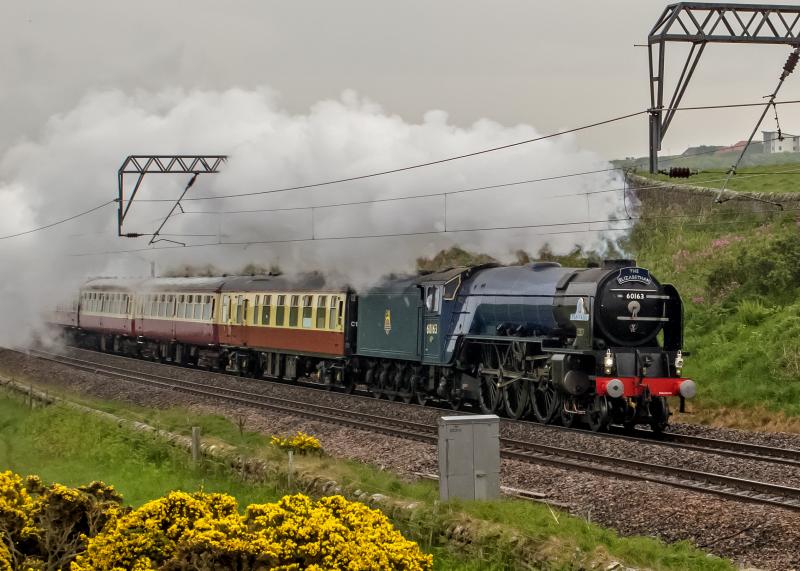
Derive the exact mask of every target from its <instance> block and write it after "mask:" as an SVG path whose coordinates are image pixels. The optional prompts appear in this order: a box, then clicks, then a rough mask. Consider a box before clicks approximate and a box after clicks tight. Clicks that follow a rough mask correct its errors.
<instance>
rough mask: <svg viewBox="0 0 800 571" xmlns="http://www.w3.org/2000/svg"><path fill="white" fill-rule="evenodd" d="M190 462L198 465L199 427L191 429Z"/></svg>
mask: <svg viewBox="0 0 800 571" xmlns="http://www.w3.org/2000/svg"><path fill="white" fill-rule="evenodd" d="M192 462H194V463H195V464H199V463H200V427H199V426H193V427H192Z"/></svg>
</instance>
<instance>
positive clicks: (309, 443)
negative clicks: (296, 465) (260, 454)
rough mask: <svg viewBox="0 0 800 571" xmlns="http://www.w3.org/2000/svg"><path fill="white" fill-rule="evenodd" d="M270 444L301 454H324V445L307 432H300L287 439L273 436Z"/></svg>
mask: <svg viewBox="0 0 800 571" xmlns="http://www.w3.org/2000/svg"><path fill="white" fill-rule="evenodd" d="M270 443H271V444H272V445H273V446H275V447H277V448H280V449H281V450H292V451H294V452H297V453H299V454H308V453H310V452H322V444H320V442H319V440H317V439H316V438H315V437H314V436H311V435H310V434H306V433H305V432H298V433H297V434H295V435H294V436H292V437H288V436H287V437H285V438H282V437H280V436H273V437H272V439H271V440H270Z"/></svg>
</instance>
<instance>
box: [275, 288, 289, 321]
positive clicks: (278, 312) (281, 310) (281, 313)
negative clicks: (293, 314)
mask: <svg viewBox="0 0 800 571" xmlns="http://www.w3.org/2000/svg"><path fill="white" fill-rule="evenodd" d="M285 318H286V296H285V295H279V296H278V307H276V308H275V325H279V326H283V325H285V324H286V323H285V321H286V320H285Z"/></svg>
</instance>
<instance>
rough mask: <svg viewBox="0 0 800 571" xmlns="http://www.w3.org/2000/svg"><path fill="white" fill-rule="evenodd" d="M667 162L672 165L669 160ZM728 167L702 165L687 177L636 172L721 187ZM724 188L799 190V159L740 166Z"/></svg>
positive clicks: (666, 179) (660, 179)
mask: <svg viewBox="0 0 800 571" xmlns="http://www.w3.org/2000/svg"><path fill="white" fill-rule="evenodd" d="M669 166H674V165H672V164H670V165H669ZM729 167H730V165H726V166H725V167H724V168H711V169H703V170H701V171H700V172H698V173H697V174H695V175H692V176H691V177H689V178H686V179H683V178H678V179H676V178H670V177H669V176H667V175H665V174H654V175H651V174H650V173H648V172H637V174H639V175H641V176H644V177H647V178H652V179H655V180H659V181H663V182H671V183H685V184H691V185H694V186H705V187H708V188H722V185H723V183H724V181H725V178H726V173H727V169H728V168H729ZM726 188H727V189H729V190H738V191H740V192H798V191H800V162H798V163H793V164H781V165H761V166H753V167H745V168H741V169H739V170H738V171H736V174H735V175H734V176H732V177H731V179H730V181H729V182H728V185H727V186H726Z"/></svg>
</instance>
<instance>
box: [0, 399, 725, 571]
mask: <svg viewBox="0 0 800 571" xmlns="http://www.w3.org/2000/svg"><path fill="white" fill-rule="evenodd" d="M94 404H102V405H103V408H105V409H107V410H113V411H114V412H115V413H116V414H119V415H121V416H132V417H136V416H141V415H143V414H145V411H144V410H143V409H140V408H138V407H129V406H128V405H125V404H120V403H97V402H95V403H94ZM147 415H152V416H153V420H154V421H155V422H157V423H158V424H160V426H161V427H164V428H167V427H169V426H170V425H172V427H173V428H181V429H185V427H186V426H187V424H188V423H187V421H190V422H191V424H193V425H200V426H203V427H204V436H205V437H207V438H208V437H210V438H214V439H217V440H219V441H221V442H223V441H224V442H228V443H230V444H235V445H239V446H241V448H242V449H243V450H244V449H253V448H258V449H260V452H261V455H263V456H264V457H267V458H272V459H273V460H274V461H276V462H283V461H284V460H283V456H282V454H280V453H278V452H277V451H275V450H273V449H271V448H269V447H266V446H263V447H262V444H263V443H264V442H265V441H264V437H263V436H261V435H256V434H252V433H248V432H246V431H245V432H244V433H243V434H242V433H240V431H239V427H238V426H237V425H236V424H235V423H233V422H230V421H228V420H226V419H224V418H222V417H218V416H206V415H196V414H190V413H188V412H187V411H186V410H181V409H174V410H169V411H148V412H147ZM0 419H2V420H0V470H4V469H11V470H14V471H16V472H18V473H22V474H28V473H31V474H39V475H40V476H42V477H43V478H44V479H45V480H47V481H58V482H62V483H65V484H68V485H80V484H83V483H87V482H89V481H92V480H98V479H99V480H103V481H105V482H107V483H111V484H113V485H114V486H115V487H116V488H117V489H118V490H119V491H120V492H121V493H122V494H123V496H124V497H125V499H126V501H127V502H128V503H129V504H131V505H134V506H135V505H139V504H141V503H143V502H145V501H147V500H150V499H153V498H156V497H159V496H162V495H164V494H165V493H166V492H168V491H170V490H173V489H183V490H196V489H200V488H202V489H205V490H207V491H219V492H226V493H229V494H232V495H234V496H236V497H237V498H238V500H239V503H240V505H242V506H244V505H247V504H248V503H253V502H267V501H273V500H275V499H276V498H277V497H280V496H281V495H283V494H284V493H287V492H289V491H290V490H287V489H286V487H285V486H284V485H283V483H282V482H280V483H273V484H253V483H246V482H243V481H241V480H240V479H239V478H238V477H237V476H236V475H235V474H233V473H231V472H230V471H228V470H227V469H225V468H223V467H222V466H220V465H216V464H214V463H210V462H208V461H206V462H205V463H204V464H203V465H202V466H201V467H196V466H194V465H192V463H191V462H190V461H189V460H188V458H187V455H186V454H185V453H184V452H182V451H180V450H178V449H175V448H172V447H170V446H169V445H167V444H165V443H163V442H162V441H160V440H157V439H155V438H154V437H152V436H150V435H148V434H141V433H135V432H132V431H129V430H126V429H124V428H120V427H118V426H116V425H115V424H114V423H111V422H108V421H106V420H103V419H98V418H97V417H93V416H91V415H87V414H82V413H79V412H76V411H74V410H71V409H67V408H63V407H58V406H50V407H45V408H38V407H35V408H34V409H32V410H30V409H29V408H28V407H27V406H26V405H25V404H24V402H22V401H21V400H20V399H19V398H17V397H11V396H8V395H5V394H0ZM228 438H229V439H230V440H227V439H228ZM298 469H306V470H311V471H313V472H314V473H320V474H325V475H326V476H328V477H330V478H333V479H336V480H337V481H338V482H339V483H340V484H344V485H347V486H348V487H349V488H354V487H358V488H360V489H362V490H368V491H369V492H370V493H375V492H382V493H384V494H387V495H391V496H392V497H395V498H398V499H409V500H415V501H418V502H420V506H419V508H418V509H417V510H415V511H414V512H413V514H412V513H410V512H405V513H402V514H401V513H395V514H390V515H391V516H392V519H393V521H394V522H395V525H397V526H398V528H399V529H401V530H402V531H403V532H404V533H405V534H406V535H408V536H409V537H412V538H414V539H415V540H417V541H419V543H420V544H421V545H422V546H423V548H425V549H426V551H429V552H432V553H434V556H435V558H436V568H437V569H442V570H450V569H453V570H455V569H467V570H472V569H475V570H478V569H481V570H483V569H488V570H493V569H497V570H500V569H513V568H516V567H518V566H519V561H515V560H514V559H512V558H511V555H510V553H511V547H512V546H513V545H515V544H514V537H515V536H522V537H527V538H529V539H533V540H535V541H534V543H535V544H536V545H537V549H536V551H535V552H533V553H531V554H530V557H531V558H537V560H547V561H548V562H549V563H548V565H549V567H550V568H554V569H576V568H579V567H581V566H585V565H586V563H587V562H591V561H600V562H603V561H608V560H609V559H617V560H622V561H624V562H626V563H628V564H629V565H637V566H645V567H648V568H652V569H708V570H717V569H731V567H730V565H729V564H728V563H727V562H725V561H723V560H721V559H718V558H713V557H708V556H707V555H706V554H705V553H703V552H701V551H699V550H696V549H694V548H692V547H691V546H689V545H688V544H685V543H679V544H676V545H665V544H663V543H661V542H660V541H658V540H656V539H652V538H643V537H635V538H622V537H619V536H618V535H617V534H616V533H615V532H613V531H611V530H608V529H604V528H601V527H599V526H597V525H594V524H590V523H588V522H586V521H584V520H581V519H579V518H575V517H571V516H569V515H567V514H564V513H560V512H556V511H553V510H551V509H550V508H548V507H547V506H544V505H541V504H534V503H529V502H524V501H516V500H515V501H511V500H504V501H498V502H451V503H446V504H440V503H439V502H438V501H437V496H438V489H437V485H436V484H435V483H433V482H428V481H421V482H408V481H405V480H403V479H401V478H400V477H398V476H396V475H393V474H391V473H387V472H384V471H381V470H379V469H377V468H375V467H372V466H369V465H365V464H362V463H358V462H347V461H339V460H334V459H332V458H328V457H322V458H316V457H310V458H298ZM470 521H471V522H475V521H482V522H484V523H483V524H481V525H489V524H495V525H494V528H492V529H493V531H492V532H491V533H489V534H488V535H487V536H486V538H485V540H484V541H483V542H481V543H480V545H477V546H471V547H470V548H469V549H470V550H472V553H468V552H467V550H462V549H459V548H457V547H455V548H454V547H452V546H449V545H447V544H443V543H442V542H441V540H440V537H439V534H440V532H441V530H442V529H444V528H445V527H447V526H452V525H454V522H455V523H459V522H464V523H466V524H468V523H469V522H470ZM487 522H488V523H487ZM498 530H499V531H498ZM475 549H479V550H480V556H478V557H476V556H475V553H474V550H475ZM531 560H534V559H531Z"/></svg>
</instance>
